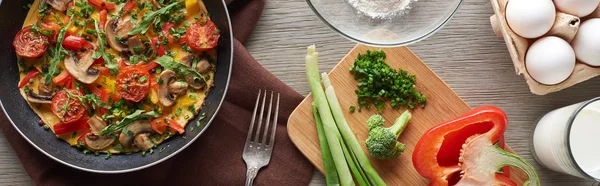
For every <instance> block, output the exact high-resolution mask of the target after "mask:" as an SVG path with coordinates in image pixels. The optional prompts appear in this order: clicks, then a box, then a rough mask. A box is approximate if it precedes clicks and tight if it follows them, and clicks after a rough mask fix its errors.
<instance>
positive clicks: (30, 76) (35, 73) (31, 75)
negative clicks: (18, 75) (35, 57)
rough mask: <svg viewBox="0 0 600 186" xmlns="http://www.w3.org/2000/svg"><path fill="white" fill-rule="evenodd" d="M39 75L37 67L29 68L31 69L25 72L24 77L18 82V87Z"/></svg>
mask: <svg viewBox="0 0 600 186" xmlns="http://www.w3.org/2000/svg"><path fill="white" fill-rule="evenodd" d="M39 75H40V71H38V69H37V68H33V69H31V71H29V72H28V73H27V74H25V77H23V80H21V82H19V88H23V87H24V86H25V85H27V83H29V81H30V80H31V79H33V78H36V77H37V76H39Z"/></svg>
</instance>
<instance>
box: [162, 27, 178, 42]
mask: <svg viewBox="0 0 600 186" xmlns="http://www.w3.org/2000/svg"><path fill="white" fill-rule="evenodd" d="M173 27H175V24H173V23H171V22H166V23H165V25H164V26H163V29H162V34H163V36H167V38H169V43H173V42H174V41H173V36H172V35H171V28H173Z"/></svg>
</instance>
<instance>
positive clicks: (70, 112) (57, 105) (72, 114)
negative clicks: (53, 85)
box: [50, 89, 85, 123]
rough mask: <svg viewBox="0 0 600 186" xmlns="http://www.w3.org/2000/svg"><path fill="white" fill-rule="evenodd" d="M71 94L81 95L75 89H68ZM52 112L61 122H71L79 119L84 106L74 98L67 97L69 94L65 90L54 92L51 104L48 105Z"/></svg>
mask: <svg viewBox="0 0 600 186" xmlns="http://www.w3.org/2000/svg"><path fill="white" fill-rule="evenodd" d="M68 91H69V92H70V93H71V94H73V95H78V96H81V95H82V94H81V92H79V91H77V90H75V89H69V90H68ZM50 110H52V113H54V114H55V115H56V116H58V118H59V119H60V121H62V123H71V122H74V121H77V120H79V119H80V118H81V117H82V116H83V114H84V112H85V108H84V107H83V105H82V104H81V102H80V101H79V100H78V99H77V98H75V97H71V98H69V95H68V94H67V92H66V91H65V90H63V91H60V92H58V93H56V95H55V96H54V98H52V106H51V107H50Z"/></svg>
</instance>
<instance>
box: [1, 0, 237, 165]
mask: <svg viewBox="0 0 600 186" xmlns="http://www.w3.org/2000/svg"><path fill="white" fill-rule="evenodd" d="M29 3H33V0H4V1H3V0H0V28H1V29H0V38H2V39H0V69H2V71H1V72H0V106H2V108H3V110H4V113H5V114H6V116H7V118H8V120H9V121H10V122H11V123H12V125H13V126H14V127H15V128H16V129H17V131H19V133H20V134H21V135H22V136H23V138H25V140H27V141H28V142H29V143H31V145H33V146H34V147H35V148H37V149H38V150H40V152H42V153H44V154H45V155H47V156H48V157H50V158H52V159H54V160H56V161H58V162H60V163H63V164H65V165H67V166H70V167H73V168H76V169H80V170H84V171H89V172H96V173H124V172H131V171H135V170H140V169H144V168H147V167H150V166H152V165H155V164H158V163H160V162H162V161H164V160H166V159H168V158H170V157H172V156H174V155H175V154H177V153H178V152H180V151H182V150H183V149H185V148H186V147H187V146H189V145H190V144H191V143H193V142H194V141H195V140H196V139H197V138H198V137H199V136H200V135H202V133H203V132H204V131H205V130H206V129H207V128H208V126H209V125H210V123H211V121H212V120H213V119H214V117H215V115H216V114H217V112H218V111H219V108H220V107H221V103H222V102H223V98H225V94H226V92H227V86H228V84H229V76H230V74H231V65H232V56H233V35H232V32H231V21H230V19H229V13H228V10H227V6H226V5H225V2H224V1H223V0H220V1H219V0H205V1H204V3H205V5H206V8H207V9H208V11H209V12H210V13H211V15H212V21H213V22H214V23H215V24H216V25H217V27H218V28H219V29H220V30H221V39H222V42H220V43H219V46H218V47H217V52H218V54H217V72H216V74H215V84H214V88H213V90H212V91H211V92H210V94H209V95H208V96H207V98H206V104H205V105H204V107H203V108H202V110H201V111H200V114H202V113H206V118H205V119H203V120H201V121H200V124H201V126H200V127H196V129H195V130H193V131H192V130H190V128H191V127H192V126H193V125H195V123H196V122H197V121H198V119H199V117H196V118H194V119H193V120H191V121H190V123H192V124H190V125H187V126H186V132H185V133H184V134H183V135H178V136H174V137H173V138H171V139H169V140H167V141H165V142H163V143H162V144H160V145H159V146H158V147H157V148H158V149H162V148H164V151H162V152H161V153H153V154H146V156H145V157H143V156H142V155H140V153H132V154H129V155H127V154H120V155H114V156H112V157H111V158H110V159H108V160H106V159H104V156H94V155H83V153H82V151H81V150H78V149H76V148H73V147H71V146H69V144H68V143H66V142H64V141H63V140H61V139H59V138H57V137H56V136H55V135H54V134H53V133H52V132H51V131H46V130H44V128H43V127H41V126H40V125H39V124H37V122H38V120H39V119H40V118H39V117H38V116H37V115H36V114H35V113H34V112H33V110H31V108H30V107H29V105H27V102H26V101H25V100H24V99H23V97H21V95H20V94H19V89H18V87H17V84H18V82H19V68H18V66H17V57H16V54H15V50H14V48H13V45H12V41H13V38H14V37H15V35H16V33H17V32H18V31H19V30H20V29H21V26H22V24H23V21H24V19H25V17H26V15H27V11H28V10H26V9H24V8H23V7H26V5H27V4H29ZM184 136H185V137H184Z"/></svg>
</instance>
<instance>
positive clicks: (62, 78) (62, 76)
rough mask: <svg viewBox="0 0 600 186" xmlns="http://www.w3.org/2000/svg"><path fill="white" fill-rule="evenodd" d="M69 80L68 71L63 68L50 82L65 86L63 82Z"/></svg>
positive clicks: (65, 82)
mask: <svg viewBox="0 0 600 186" xmlns="http://www.w3.org/2000/svg"><path fill="white" fill-rule="evenodd" d="M70 80H71V74H69V71H67V70H63V71H62V72H61V73H60V74H58V76H56V77H54V78H52V82H54V84H57V85H60V86H63V87H65V84H67V82H69V81H70Z"/></svg>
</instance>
